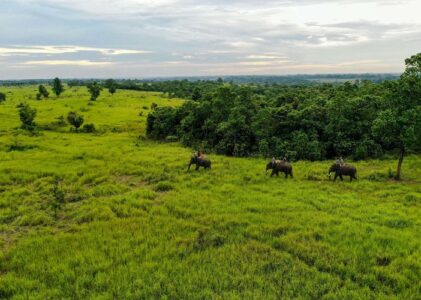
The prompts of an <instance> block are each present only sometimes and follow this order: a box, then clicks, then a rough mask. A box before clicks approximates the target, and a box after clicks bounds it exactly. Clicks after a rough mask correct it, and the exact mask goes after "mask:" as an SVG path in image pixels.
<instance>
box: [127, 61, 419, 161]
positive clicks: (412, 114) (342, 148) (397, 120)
mask: <svg viewBox="0 0 421 300" xmlns="http://www.w3.org/2000/svg"><path fill="white" fill-rule="evenodd" d="M420 62H421V54H418V55H414V56H413V57H411V58H409V59H407V60H406V70H405V72H404V74H402V76H401V77H400V78H399V79H397V80H386V81H383V82H381V83H374V82H371V81H368V80H364V81H356V82H345V83H343V84H327V83H324V84H320V85H299V86H298V85H297V86H294V85H293V86H291V85H280V84H265V85H260V84H253V85H252V84H247V85H241V84H233V83H226V82H224V81H223V80H218V81H214V82H209V81H198V82H188V81H169V82H155V83H144V84H142V85H136V86H137V88H138V89H144V90H147V88H148V87H149V89H150V90H159V91H169V90H170V91H172V93H171V94H170V96H182V97H185V98H189V99H191V101H187V102H185V104H184V105H182V106H181V107H177V108H169V107H162V108H157V109H156V110H155V111H154V112H153V113H151V114H150V115H149V117H148V123H147V133H148V135H149V137H151V138H154V139H162V140H164V139H169V140H174V139H179V140H180V141H181V142H182V143H183V144H184V145H187V146H190V147H193V148H196V149H202V150H205V151H215V152H217V153H220V154H225V155H232V156H249V155H263V156H265V157H269V156H276V157H281V156H287V157H289V158H290V159H292V160H297V159H306V160H320V159H326V158H332V157H335V156H339V155H341V156H345V157H351V158H353V159H356V160H358V159H366V158H376V157H381V156H382V155H383V154H384V153H385V152H388V151H392V150H394V149H399V150H400V153H401V156H402V158H403V155H404V154H405V153H406V152H409V151H413V152H417V153H419V152H420V151H421V139H420V133H421V106H420V105H421V80H420V78H421V77H420V70H421V68H420ZM123 88H133V86H132V87H130V86H123Z"/></svg>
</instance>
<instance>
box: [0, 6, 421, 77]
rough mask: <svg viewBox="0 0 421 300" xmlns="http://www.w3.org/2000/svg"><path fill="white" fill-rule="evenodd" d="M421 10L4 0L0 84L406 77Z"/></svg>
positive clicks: (419, 42) (419, 39)
mask: <svg viewBox="0 0 421 300" xmlns="http://www.w3.org/2000/svg"><path fill="white" fill-rule="evenodd" d="M420 10H421V2H420V1H417V0H369V1H362V0H357V1H348V0H340V1H331V0H316V1H309V0H299V1H287V0H284V1H274V0H265V1H260V2H259V3H257V4H256V3H255V2H254V1H232V2H231V3H229V4H227V3H223V2H221V1H219V0H205V1H202V2H201V3H200V4H197V3H195V2H194V1H191V0H159V1H150V0H120V1H116V0H92V1H89V2H86V1H82V0H74V1H69V0H19V1H14V0H4V1H2V2H1V3H0V18H1V19H2V22H3V23H2V24H3V27H4V28H8V30H7V31H5V32H3V33H2V39H1V42H0V66H1V67H2V70H3V72H2V73H1V74H0V80H30V79H41V78H53V77H56V76H58V77H60V78H72V79H76V78H77V79H84V78H98V79H99V78H168V77H170V78H171V77H205V76H212V77H218V76H220V77H224V76H289V75H302V74H304V75H310V74H368V73H374V74H380V73H382V74H385V73H393V74H395V73H402V71H403V70H404V60H405V58H408V57H410V56H411V55H413V54H416V53H418V52H419V51H420V49H421V20H420V18H419V14H418V12H419V11H420ZM233 73H235V74H234V75H233Z"/></svg>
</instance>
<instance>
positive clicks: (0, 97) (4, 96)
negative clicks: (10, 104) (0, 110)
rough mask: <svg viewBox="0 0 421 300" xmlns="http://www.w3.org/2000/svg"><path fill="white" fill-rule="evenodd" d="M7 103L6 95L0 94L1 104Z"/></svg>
mask: <svg viewBox="0 0 421 300" xmlns="http://www.w3.org/2000/svg"><path fill="white" fill-rule="evenodd" d="M4 101H6V94H5V93H0V103H2V102H4Z"/></svg>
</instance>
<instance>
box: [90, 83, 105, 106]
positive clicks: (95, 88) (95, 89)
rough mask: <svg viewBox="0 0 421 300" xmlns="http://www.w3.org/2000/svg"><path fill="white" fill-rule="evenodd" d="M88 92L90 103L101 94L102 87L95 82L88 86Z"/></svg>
mask: <svg viewBox="0 0 421 300" xmlns="http://www.w3.org/2000/svg"><path fill="white" fill-rule="evenodd" d="M88 91H89V93H90V94H91V101H95V100H96V99H97V98H98V97H99V95H100V94H101V91H102V87H101V86H100V85H99V84H98V83H97V82H96V81H94V82H92V83H90V84H88Z"/></svg>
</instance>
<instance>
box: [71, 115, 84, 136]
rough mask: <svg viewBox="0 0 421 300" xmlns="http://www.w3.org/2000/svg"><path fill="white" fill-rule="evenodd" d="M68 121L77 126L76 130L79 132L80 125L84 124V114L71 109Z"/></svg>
mask: <svg viewBox="0 0 421 300" xmlns="http://www.w3.org/2000/svg"><path fill="white" fill-rule="evenodd" d="M67 121H69V123H70V124H71V125H73V126H74V127H75V131H76V132H77V131H78V129H79V127H80V126H82V124H83V121H84V120H83V116H81V115H79V114H78V113H76V112H73V111H71V112H69V113H68V114H67Z"/></svg>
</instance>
